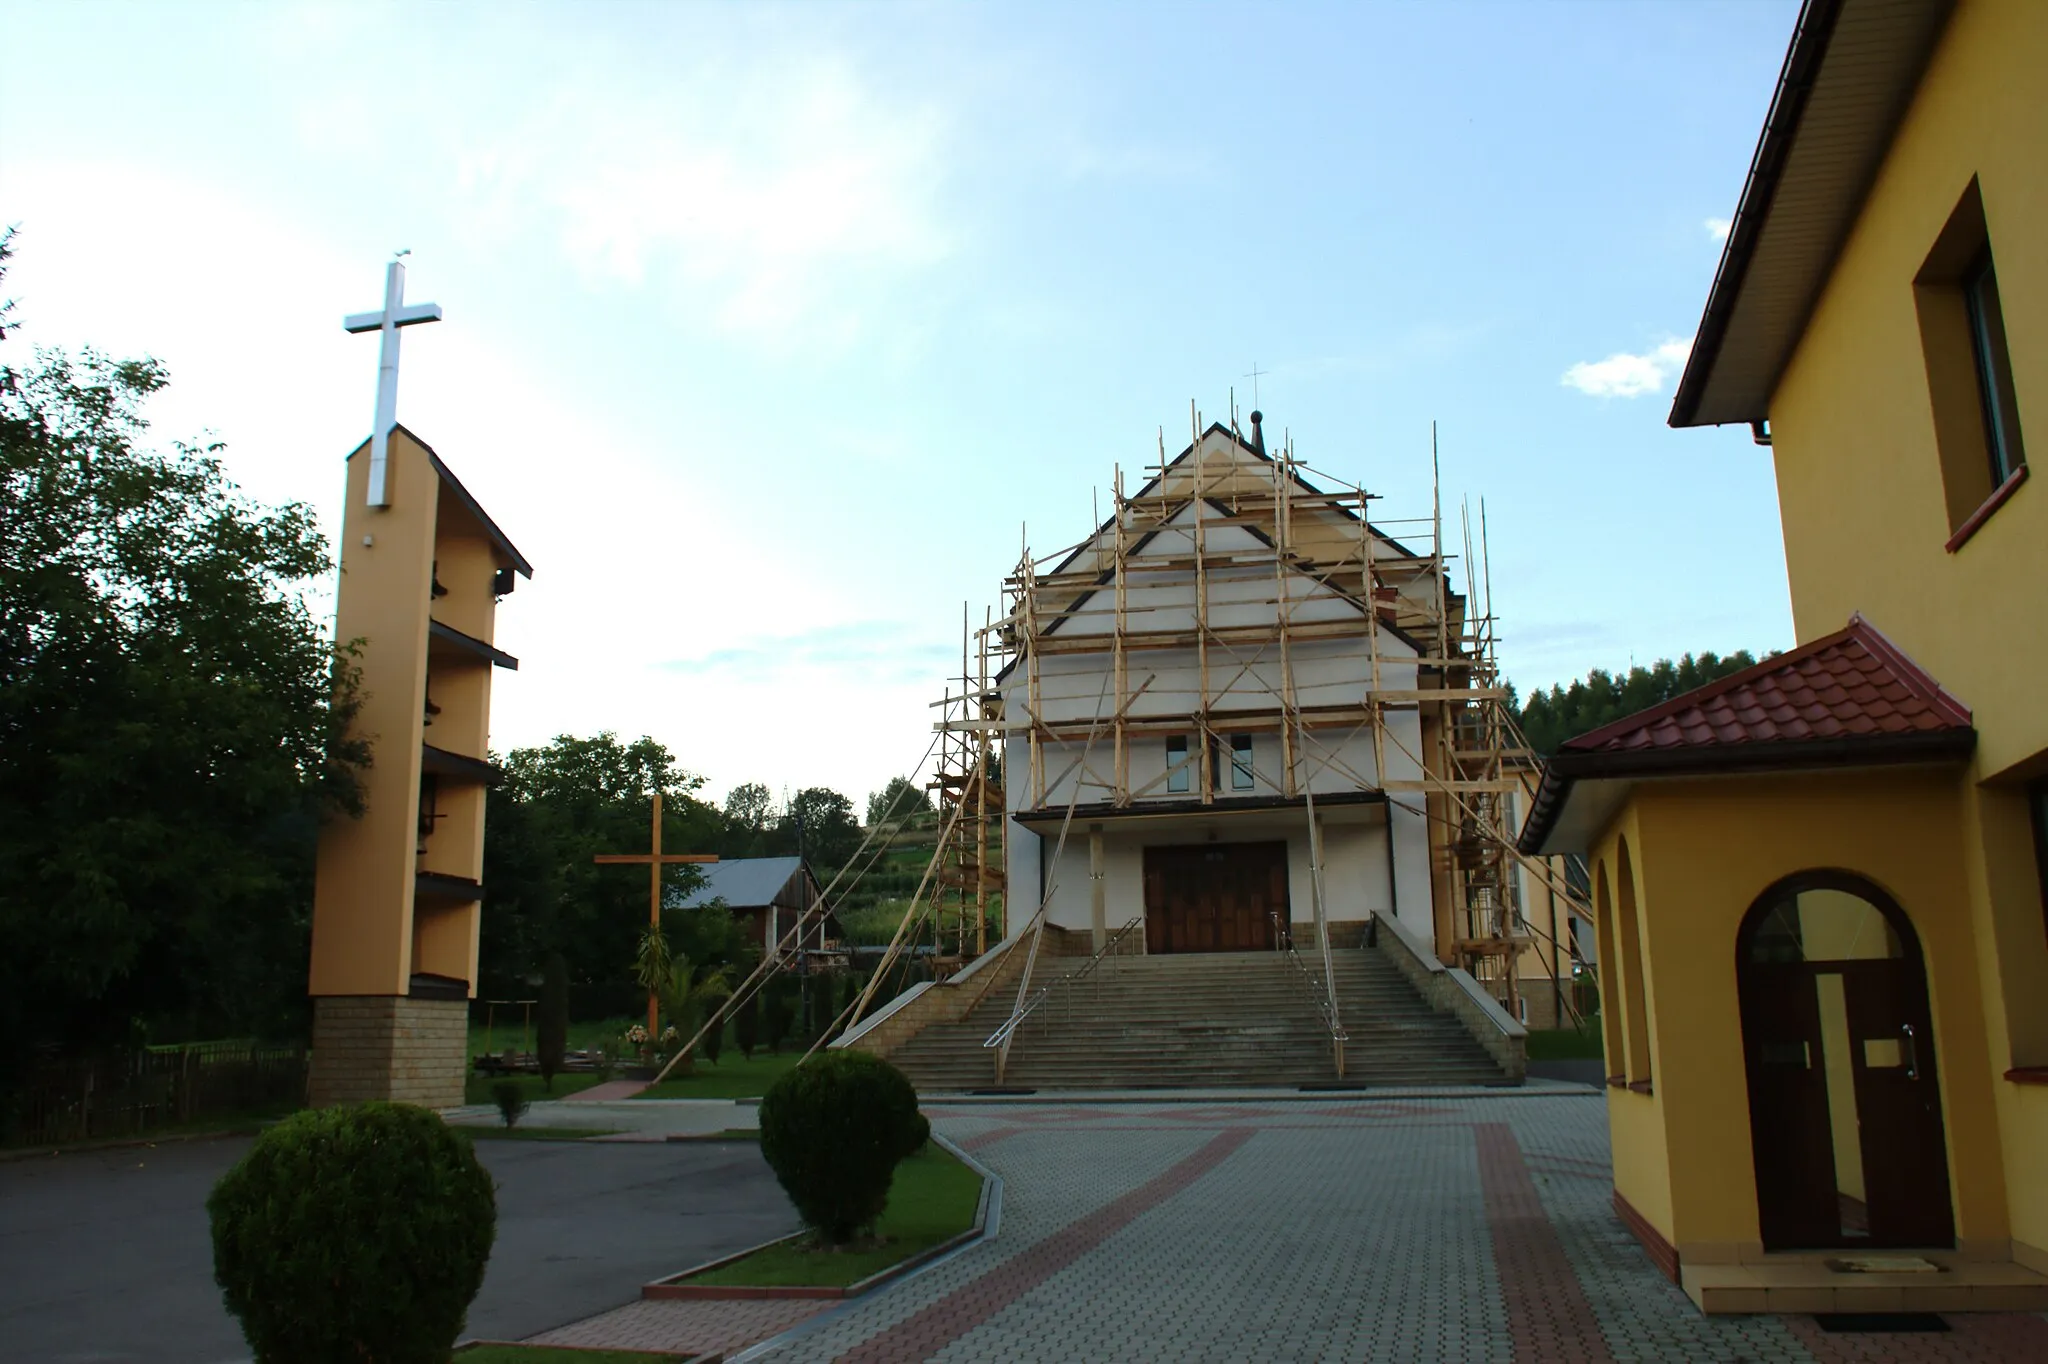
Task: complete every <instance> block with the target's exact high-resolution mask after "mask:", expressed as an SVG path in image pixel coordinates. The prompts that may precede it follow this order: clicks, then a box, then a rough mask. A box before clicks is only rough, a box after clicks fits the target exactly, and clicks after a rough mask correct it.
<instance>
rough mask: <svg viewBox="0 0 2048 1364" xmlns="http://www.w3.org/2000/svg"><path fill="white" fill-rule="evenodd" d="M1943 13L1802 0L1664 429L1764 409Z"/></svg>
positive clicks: (1921, 5) (1913, 1) (1912, 1)
mask: <svg viewBox="0 0 2048 1364" xmlns="http://www.w3.org/2000/svg"><path fill="white" fill-rule="evenodd" d="M1954 7H1955V6H1954V0H1806V3H1805V4H1804V5H1803V6H1802V7H1801V9H1800V11H1799V20H1798V23H1797V24H1796V25H1795V26H1794V28H1793V32H1792V42H1791V45H1790V47H1789V48H1788V50H1787V51H1786V53H1785V65H1784V68H1783V69H1782V70H1781V71H1780V72H1779V75H1778V88H1777V91H1776V93H1775V94H1774V95H1772V97H1771V107H1770V112H1769V113H1768V114H1767V115H1766V116H1765V118H1764V127H1763V133H1762V134H1761V136H1759V137H1758V139H1757V145H1756V154H1755V156H1754V157H1753V158H1751V161H1750V166H1749V176H1748V179H1747V180H1746V181H1745V182H1744V184H1743V187H1742V198H1741V199H1740V200H1739V201H1738V203H1737V205H1736V209H1735V217H1734V220H1733V222H1732V224H1731V225H1730V227H1729V230H1728V241H1727V244H1726V245H1725V246H1724V247H1722V249H1721V264H1720V268H1719V269H1718V270H1717V271H1716V272H1715V274H1714V286H1713V289H1712V291H1711V292H1710V293H1709V294H1708V296H1707V306H1706V311H1705V313H1704V315H1702V317H1701V318H1700V325H1699V331H1698V332H1697V334H1696V335H1695V337H1694V340H1693V347H1692V357H1691V358H1690V359H1689V360H1688V361H1687V362H1686V366H1685V374H1684V375H1683V376H1682V377H1681V378H1680V379H1679V381H1678V391H1677V393H1676V395H1675V396H1674V397H1673V399H1672V403H1671V425H1673V426H1710V425H1714V424H1716V423H1720V422H1756V421H1762V420H1764V419H1765V418H1766V417H1767V416H1769V415H1770V400H1771V394H1772V392H1773V391H1774V390H1775V389H1776V388H1777V385H1778V378H1779V376H1780V375H1781V374H1783V373H1784V369H1785V365H1786V363H1787V362H1788V361H1789V360H1790V359H1791V358H1792V349H1793V347H1794V346H1796V345H1797V344H1798V342H1799V337H1800V335H1801V333H1803V332H1804V331H1805V329H1806V323H1807V319H1808V318H1810V317H1811V316H1812V314H1813V309H1814V305H1815V304H1816V303H1818V302H1819V300H1820V293H1821V290H1822V288H1823V287H1825V285H1826V284H1827V281H1828V275H1829V273H1830V272H1831V271H1832V269H1833V268H1834V263H1835V259H1836V258H1837V257H1838V256H1839V255H1840V254H1841V250H1842V246H1843V243H1844V242H1845V241H1846V240H1847V239H1848V236H1849V232H1850V230H1851V229H1852V228H1853V227H1854V226H1855V224H1856V215H1857V214H1858V213H1859V212H1860V211H1861V210H1862V207H1863V201H1864V199H1865V197H1866V196H1867V195H1868V194H1869V192H1870V186H1871V184H1872V183H1873V182H1874V181H1875V180H1876V179H1877V173H1878V169H1879V168H1880V167H1881V166H1882V165H1883V163H1884V157H1885V153H1886V152H1887V151H1888V150H1889V149H1890V147H1891V143H1892V136H1893V134H1894V133H1895V132H1897V130H1898V126H1899V122H1900V120H1901V119H1903V118H1904V117H1905V113H1906V108H1907V106H1908V104H1910V103H1911V101H1912V98H1913V91H1914V90H1915V89H1916V88H1917V87H1918V85H1919V83H1920V75H1921V72H1922V71H1924V70H1925V69H1926V66H1927V59H1928V58H1929V57H1930V56H1931V55H1932V54H1933V51H1934V46H1935V43H1936V42H1937V41H1938V40H1939V38H1940V36H1941V30H1942V26H1943V25H1944V24H1945V23H1946V22H1947V21H1948V16H1949V13H1950V11H1951V10H1953V9H1954ZM1961 188H1962V187H1961V186H1957V190H1958V192H1960V190H1961Z"/></svg>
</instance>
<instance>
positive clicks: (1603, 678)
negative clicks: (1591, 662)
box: [1521, 649, 1756, 757]
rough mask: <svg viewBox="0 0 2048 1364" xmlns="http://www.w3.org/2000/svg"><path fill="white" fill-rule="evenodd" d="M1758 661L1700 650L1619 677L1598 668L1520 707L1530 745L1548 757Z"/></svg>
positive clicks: (1737, 654) (1745, 653) (1746, 654)
mask: <svg viewBox="0 0 2048 1364" xmlns="http://www.w3.org/2000/svg"><path fill="white" fill-rule="evenodd" d="M1755 663H1756V659H1755V657H1754V656H1753V655H1751V654H1750V652H1749V651H1748V650H1747V649H1742V650H1738V651H1737V652H1735V653H1732V654H1729V655H1728V656H1727V657H1725V658H1724V657H1721V656H1720V655H1718V654H1714V653H1702V654H1697V655H1695V654H1687V655H1685V657H1683V658H1681V659H1679V660H1678V661H1677V662H1676V663H1674V662H1672V661H1671V660H1670V659H1668V658H1665V659H1659V660H1658V661H1657V662H1656V663H1654V664H1652V665H1651V666H1649V667H1647V668H1631V669H1629V671H1628V672H1627V673H1626V674H1625V675H1623V676H1620V677H1617V676H1615V675H1614V674H1613V673H1610V672H1608V671H1606V670H1605V669H1603V668H1595V669H1594V670H1593V671H1592V672H1590V673H1588V674H1587V675H1586V677H1585V680H1584V681H1578V682H1573V683H1572V684H1571V686H1570V687H1569V688H1567V687H1564V686H1553V687H1551V689H1550V690H1549V691H1538V692H1535V693H1533V694H1532V695H1531V696H1530V697H1529V701H1528V704H1527V705H1525V706H1523V707H1522V711H1521V722H1522V732H1523V734H1524V735H1526V736H1527V737H1528V740H1529V746H1530V747H1531V748H1533V749H1535V750H1536V752H1537V753H1539V754H1541V755H1543V756H1544V757H1548V756H1549V755H1550V754H1552V753H1555V752H1556V751H1557V747H1558V745H1559V744H1562V743H1563V742H1564V741H1565V740H1567V739H1575V738H1577V737H1578V736H1579V735H1581V734H1586V733H1590V732H1591V731H1593V730H1596V729H1598V728H1600V727H1601V726H1602V725H1609V724H1613V723H1614V722H1615V721H1616V720H1620V719H1623V718H1625V717H1627V716H1630V715H1634V714H1635V713H1636V712H1638V711H1643V710H1648V709H1649V708H1650V707H1651V706H1656V705H1662V704H1663V703H1664V702H1666V701H1669V700H1671V699H1672V698H1673V697H1675V696H1681V695H1683V694H1684V693H1686V692H1689V691H1691V690H1692V689H1693V688H1695V687H1704V686H1705V685H1706V684H1707V683H1709V682H1712V681H1715V680H1716V679H1719V678H1723V677H1726V676H1727V675H1728V674H1730V673H1734V672H1740V671H1742V670H1743V669H1744V668H1748V667H1752V666H1754V665H1755Z"/></svg>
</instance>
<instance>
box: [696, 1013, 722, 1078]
mask: <svg viewBox="0 0 2048 1364" xmlns="http://www.w3.org/2000/svg"><path fill="white" fill-rule="evenodd" d="M726 1022H727V1020H725V1019H723V1018H721V1019H719V1020H718V1026H717V1027H715V1028H710V1029H707V1030H706V1031H705V1033H704V1040H703V1041H702V1042H699V1043H698V1044H697V1050H699V1051H701V1052H703V1053H704V1059H705V1060H707V1061H709V1062H710V1063H711V1064H712V1065H714V1066H715V1065H717V1064H718V1053H720V1052H721V1051H724V1050H725V1025H726Z"/></svg>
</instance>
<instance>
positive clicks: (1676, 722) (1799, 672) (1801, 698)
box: [1558, 615, 1970, 753]
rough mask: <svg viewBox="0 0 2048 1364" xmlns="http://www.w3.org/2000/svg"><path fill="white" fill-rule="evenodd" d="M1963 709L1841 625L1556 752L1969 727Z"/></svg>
mask: <svg viewBox="0 0 2048 1364" xmlns="http://www.w3.org/2000/svg"><path fill="white" fill-rule="evenodd" d="M1969 727H1970V709H1969V707H1967V706H1965V705H1964V704H1963V703H1962V702H1960V701H1958V700H1956V698H1955V697H1953V696H1950V695H1949V694H1948V693H1947V692H1945V691H1943V690H1942V689H1941V684H1940V683H1939V682H1936V681H1935V680H1934V679H1933V678H1932V677H1929V676H1928V675H1927V674H1926V672H1924V671H1923V670H1922V669H1921V668H1920V667H1919V666H1918V665H1917V664H1915V663H1914V662H1913V660H1912V659H1910V658H1907V657H1906V656H1905V655H1904V654H1903V653H1901V652H1899V649H1898V647H1897V646H1896V645H1894V644H1893V643H1892V642H1891V641H1890V640H1888V639H1886V638H1885V637H1884V636H1883V635H1882V634H1880V633H1879V632H1878V630H1877V628H1876V627H1875V626H1873V625H1871V624H1870V622H1869V621H1866V620H1865V619H1863V617H1862V616H1860V615H1858V616H1852V617H1851V618H1850V620H1849V625H1848V628H1846V629H1843V630H1838V631H1836V632H1835V633H1834V634H1832V635H1828V636H1826V637H1825V638H1823V639H1817V640H1814V641H1813V642H1812V643H1810V644H1804V645H1801V646H1800V647H1799V648H1797V649H1794V650H1792V651H1791V652H1790V653H1784V654H1780V655H1778V656H1777V657H1776V658H1768V659H1765V660H1764V661H1763V662H1761V663H1759V664H1757V665H1756V666H1755V667H1752V668H1745V669H1743V670H1742V671H1741V672H1739V673H1732V674H1730V675H1729V676H1727V677H1724V678H1722V679H1721V680H1720V681H1718V682H1710V683H1708V684H1707V685H1706V686H1704V687H1700V688H1697V689H1695V690H1693V691H1689V692H1687V693H1686V694H1685V695H1683V696H1679V697H1674V698H1673V699H1671V700H1669V701H1666V702H1665V703H1664V704H1663V705H1661V706H1653V707H1651V708H1650V709H1649V710H1646V711H1640V712H1638V713H1637V714H1635V715H1631V716H1628V717H1627V718H1626V719H1622V720H1617V721H1615V722H1614V723H1613V724H1611V725H1606V726H1603V727H1601V728H1599V729H1596V730H1594V731H1592V732H1591V733H1589V734H1581V735H1580V736H1579V737H1578V738H1576V739H1570V740H1567V741H1566V742H1565V743H1563V744H1561V745H1559V748H1558V751H1559V752H1560V753H1642V752H1650V751H1665V752H1669V751H1675V750H1679V749H1698V748H1703V747H1709V746H1716V745H1722V746H1725V745H1733V744H1772V743H1813V742H1816V741H1820V740H1827V739H1836V740H1843V739H1848V740H1853V739H1858V738H1877V737H1880V736H1896V735H1905V734H1932V733H1939V732H1941V731H1944V730H1958V729H1968V728H1969Z"/></svg>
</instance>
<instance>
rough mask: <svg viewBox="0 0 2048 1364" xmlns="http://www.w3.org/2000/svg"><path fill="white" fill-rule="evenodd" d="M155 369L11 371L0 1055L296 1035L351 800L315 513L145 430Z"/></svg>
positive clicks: (93, 366)
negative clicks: (177, 1029) (168, 1037)
mask: <svg viewBox="0 0 2048 1364" xmlns="http://www.w3.org/2000/svg"><path fill="white" fill-rule="evenodd" d="M11 248H12V236H11V234H8V235H7V237H5V238H0V278H4V275H5V260H6V257H7V256H8V255H9V254H11ZM0 325H4V326H5V328H6V332H5V335H6V339H8V340H13V339H15V338H14V337H13V335H12V324H11V318H10V317H9V315H8V314H6V312H5V311H4V310H0ZM166 381H167V376H166V371H165V369H164V367H163V366H162V365H161V364H159V363H158V362H156V361H154V360H147V359H143V360H114V359H111V358H109V357H107V356H105V355H102V354H100V353H98V352H96V351H91V350H87V351H84V352H82V353H81V354H79V355H78V356H76V357H73V356H71V355H69V354H66V353H64V352H62V351H52V350H43V351H38V352H37V353H36V354H35V356H34V357H33V358H32V359H30V360H28V361H27V363H25V364H22V365H20V366H19V367H17V365H16V364H14V363H9V364H6V365H0V527H4V533H0V942H4V943H5V944H6V950H5V951H4V952H0V1068H4V1066H5V1065H6V1064H7V1062H8V1061H10V1060H12V1059H13V1058H15V1057H18V1056H19V1055H20V1054H21V1053H22V1051H23V1050H24V1049H25V1048H26V1047H27V1046H28V1045H30V1044H31V1043H33V1042H35V1041H39V1040H53V1041H54V1040H63V1041H69V1042H91V1041H105V1040H113V1039H116V1038H120V1037H123V1036H127V1035H130V1030H131V1028H132V1027H133V1026H134V1025H136V1024H138V1023H146V1022H157V1023H161V1024H164V1025H166V1026H182V1027H183V1028H187V1029H193V1028H205V1029H208V1030H212V1029H233V1030H237V1031H247V1032H262V1033H271V1034H289V1033H292V1032H295V1031H296V1030H297V1029H299V1028H300V1027H302V1026H303V1020H304V1007H305V1004H304V1000H305V983H306V981H305V969H306V953H307V942H308V932H309V922H310V914H311V899H312V895H311V886H312V854H313V845H314V840H315V838H316V835H317V832H318V828H319V824H320V821H321V820H322V819H325V818H333V817H345V816H347V815H350V814H353V813H355V812H357V811H358V810H359V809H360V801H361V794H360V781H359V777H360V772H361V769H362V768H363V767H364V766H366V765H367V763H368V761H369V753H368V749H367V745H365V744H364V743H362V742H361V741H358V740H350V739H347V738H346V737H344V736H345V734H346V730H347V724H348V721H349V719H350V717H351V716H352V715H353V713H354V711H355V709H356V706H357V704H358V701H357V698H358V691H357V681H356V676H357V675H356V672H355V669H354V667H353V666H352V662H351V659H352V654H351V652H350V651H349V650H347V649H344V650H343V651H341V653H340V655H339V656H337V652H336V650H335V649H334V647H333V646H332V644H331V643H330V642H329V640H328V637H327V631H326V629H325V628H324V626H323V622H322V621H320V620H318V619H316V618H315V616H314V614H313V611H312V609H311V607H310V605H309V602H308V596H307V594H308V593H309V592H310V591H312V590H313V589H314V588H315V587H316V586H319V585H324V584H325V583H326V581H327V580H328V575H329V574H330V573H331V572H332V571H333V562H332V560H331V559H330V558H329V555H328V550H327V545H326V541H325V538H324V537H323V536H322V534H321V532H320V527H319V523H318V519H317V518H316V516H315V515H314V512H313V509H312V508H311V507H308V506H305V505H303V504H299V503H291V504H286V505H283V506H267V505H264V504H261V503H258V502H256V501H254V500H252V499H250V498H248V497H246V496H245V495H243V494H242V493H240V492H239V491H238V490H237V489H236V488H235V486H234V485H233V484H232V483H231V482H229V480H228V478H227V476H226V474H225V473H224V472H223V470H222V468H221V463H220V452H221V449H222V447H221V446H220V445H218V444H210V445H192V444H185V443H173V444H172V446H171V448H170V449H168V450H164V449H159V448H154V447H152V446H151V445H150V444H148V423H147V421H146V420H145V418H144V415H143V409H144V406H145V403H146V401H147V399H148V398H149V397H150V396H151V395H153V394H155V393H157V392H158V391H160V390H161V389H162V388H163V387H164V385H165V383H166ZM4 1080H5V1077H4V1075H0V1093H4Z"/></svg>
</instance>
